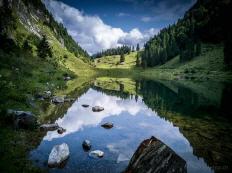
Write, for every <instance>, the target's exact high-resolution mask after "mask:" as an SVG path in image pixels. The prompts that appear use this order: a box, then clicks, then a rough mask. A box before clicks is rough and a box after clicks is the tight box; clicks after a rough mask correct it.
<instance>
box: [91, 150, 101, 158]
mask: <svg viewBox="0 0 232 173" xmlns="http://www.w3.org/2000/svg"><path fill="white" fill-rule="evenodd" d="M103 156H104V152H103V151H101V150H94V151H91V152H90V153H89V157H92V158H102V157H103Z"/></svg>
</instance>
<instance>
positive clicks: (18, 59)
mask: <svg viewBox="0 0 232 173" xmlns="http://www.w3.org/2000/svg"><path fill="white" fill-rule="evenodd" d="M0 24H1V25H0V26H1V27H0V86H1V87H0V92H1V95H2V96H1V98H0V110H2V109H7V108H15V109H29V110H32V109H33V111H37V109H34V108H33V106H32V103H31V101H30V99H31V98H32V97H33V96H34V95H36V94H37V93H39V92H43V91H45V90H51V91H54V92H55V90H56V89H65V88H66V87H67V84H66V82H65V81H64V80H63V76H64V75H69V76H71V77H72V78H75V77H76V76H79V77H80V76H84V77H86V76H87V75H88V76H91V74H94V70H93V68H92V67H91V65H89V64H90V63H89V59H88V54H87V53H86V52H85V51H84V50H83V49H82V48H81V47H80V46H79V45H78V44H77V43H75V41H74V40H73V39H72V38H71V36H69V35H68V33H67V31H66V29H65V28H64V27H63V26H62V25H61V24H58V23H57V22H56V21H55V20H54V19H53V17H52V16H51V15H50V14H49V12H48V11H47V10H46V8H45V6H44V4H43V3H42V2H41V0H33V1H29V0H0ZM44 35H45V36H46V38H47V40H48V43H49V46H50V48H51V51H52V57H47V58H45V59H43V58H41V57H39V56H38V54H37V46H38V44H39V43H40V40H41V38H42V37H43V36H44Z"/></svg>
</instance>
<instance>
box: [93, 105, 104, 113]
mask: <svg viewBox="0 0 232 173" xmlns="http://www.w3.org/2000/svg"><path fill="white" fill-rule="evenodd" d="M103 110H104V108H103V107H101V106H94V107H92V111H93V112H101V111H103Z"/></svg>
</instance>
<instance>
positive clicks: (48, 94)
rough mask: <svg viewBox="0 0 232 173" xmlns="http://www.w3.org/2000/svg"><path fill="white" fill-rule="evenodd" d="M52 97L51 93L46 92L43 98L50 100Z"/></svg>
mask: <svg viewBox="0 0 232 173" xmlns="http://www.w3.org/2000/svg"><path fill="white" fill-rule="evenodd" d="M51 96H52V92H51V91H44V94H43V98H45V99H49V98H50V97H51Z"/></svg>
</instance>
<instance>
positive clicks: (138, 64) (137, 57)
mask: <svg viewBox="0 0 232 173" xmlns="http://www.w3.org/2000/svg"><path fill="white" fill-rule="evenodd" d="M136 66H137V67H139V66H140V58H139V54H138V53H137V56H136Z"/></svg>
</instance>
